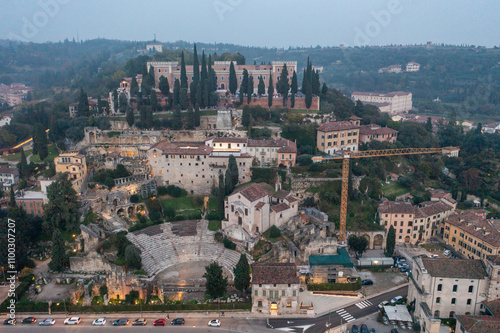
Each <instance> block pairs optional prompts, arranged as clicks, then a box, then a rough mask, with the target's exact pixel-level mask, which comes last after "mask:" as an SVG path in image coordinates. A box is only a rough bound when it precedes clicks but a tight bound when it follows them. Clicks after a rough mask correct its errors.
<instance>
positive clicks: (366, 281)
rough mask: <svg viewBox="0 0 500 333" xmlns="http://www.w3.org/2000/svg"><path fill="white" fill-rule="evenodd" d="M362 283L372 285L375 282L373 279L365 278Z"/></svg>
mask: <svg viewBox="0 0 500 333" xmlns="http://www.w3.org/2000/svg"><path fill="white" fill-rule="evenodd" d="M361 284H362V285H363V286H371V285H372V284H373V281H372V280H363V281H361Z"/></svg>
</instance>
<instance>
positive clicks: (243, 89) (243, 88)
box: [238, 84, 245, 104]
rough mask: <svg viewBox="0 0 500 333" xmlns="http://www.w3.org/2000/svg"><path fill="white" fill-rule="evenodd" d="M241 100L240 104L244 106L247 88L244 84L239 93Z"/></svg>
mask: <svg viewBox="0 0 500 333" xmlns="http://www.w3.org/2000/svg"><path fill="white" fill-rule="evenodd" d="M238 95H239V98H240V104H243V101H244V100H245V87H244V86H243V84H240V91H239V92H238Z"/></svg>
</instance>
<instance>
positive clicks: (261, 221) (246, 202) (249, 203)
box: [222, 183, 299, 241]
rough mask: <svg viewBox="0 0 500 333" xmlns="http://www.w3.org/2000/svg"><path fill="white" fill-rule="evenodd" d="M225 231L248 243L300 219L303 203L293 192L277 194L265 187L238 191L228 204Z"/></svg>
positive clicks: (252, 185)
mask: <svg viewBox="0 0 500 333" xmlns="http://www.w3.org/2000/svg"><path fill="white" fill-rule="evenodd" d="M225 212H226V218H225V219H224V220H223V221H222V229H224V230H225V231H226V232H227V233H229V234H230V236H231V237H233V238H235V239H239V240H242V241H248V240H250V239H251V238H252V236H253V235H255V234H260V233H263V232H265V231H266V230H267V229H269V228H270V227H271V226H273V225H275V226H277V227H279V226H281V225H283V224H284V223H286V222H288V220H290V218H292V217H293V216H296V215H298V212H299V202H298V199H297V198H296V197H294V196H293V195H291V194H290V192H289V191H284V190H277V191H276V190H275V189H273V187H272V186H270V185H268V184H265V183H257V184H251V185H248V186H245V187H242V188H240V189H238V190H236V191H234V192H233V193H232V194H231V195H229V196H228V197H227V200H226V202H225Z"/></svg>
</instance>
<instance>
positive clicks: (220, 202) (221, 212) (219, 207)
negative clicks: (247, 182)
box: [217, 173, 226, 220]
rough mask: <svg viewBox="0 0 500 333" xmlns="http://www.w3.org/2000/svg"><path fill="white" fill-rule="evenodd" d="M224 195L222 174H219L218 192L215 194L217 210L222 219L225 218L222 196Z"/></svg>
mask: <svg viewBox="0 0 500 333" xmlns="http://www.w3.org/2000/svg"><path fill="white" fill-rule="evenodd" d="M225 196H226V189H225V187H224V175H223V174H222V173H220V174H219V193H218V195H217V212H218V213H219V218H220V219H221V220H222V219H224V218H225V215H224V198H225Z"/></svg>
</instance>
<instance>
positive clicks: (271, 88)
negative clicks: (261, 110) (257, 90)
mask: <svg viewBox="0 0 500 333" xmlns="http://www.w3.org/2000/svg"><path fill="white" fill-rule="evenodd" d="M273 94H274V86H273V75H272V74H271V73H269V84H268V86H267V106H268V107H269V109H270V108H271V106H273Z"/></svg>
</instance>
